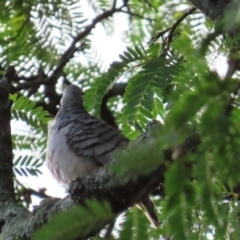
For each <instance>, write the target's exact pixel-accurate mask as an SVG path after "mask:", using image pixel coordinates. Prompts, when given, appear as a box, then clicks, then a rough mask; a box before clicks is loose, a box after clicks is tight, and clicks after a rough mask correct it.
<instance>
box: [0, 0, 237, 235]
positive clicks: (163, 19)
mask: <svg viewBox="0 0 240 240" xmlns="http://www.w3.org/2000/svg"><path fill="white" fill-rule="evenodd" d="M113 2H114V1H107V0H95V1H93V0H92V1H85V2H84V1H77V0H76V1H62V0H56V1H52V2H51V3H50V1H46V0H35V1H25V0H23V1H17V0H15V1H7V0H6V1H5V0H4V1H2V6H4V7H5V8H6V11H1V12H0V27H1V33H0V45H1V48H0V52H1V57H0V66H1V67H2V68H5V67H6V66H7V65H8V64H9V63H14V64H15V65H16V68H17V70H18V73H19V74H18V75H19V76H18V78H17V79H15V81H14V82H13V86H14V89H17V92H18V94H13V95H11V97H10V98H11V100H12V101H13V102H14V103H13V106H12V117H13V120H15V121H19V120H21V121H23V122H25V123H27V124H28V125H29V129H28V131H27V133H25V132H24V131H18V132H17V133H14V134H13V136H12V139H13V147H14V150H17V151H15V155H16V157H15V158H14V169H15V172H16V173H18V174H20V175H21V174H23V175H29V174H30V175H37V174H38V173H39V171H40V170H39V167H40V166H41V165H42V163H43V159H44V152H45V148H46V138H47V136H46V124H47V122H48V121H49V119H50V118H49V115H48V112H47V111H46V110H45V107H46V106H48V107H49V106H50V107H49V108H46V109H48V110H49V109H50V110H51V109H52V108H51V107H52V105H54V107H55V109H57V106H58V103H59V98H60V97H59V96H60V95H59V94H60V93H61V92H62V89H63V87H64V85H66V84H68V83H75V84H78V85H81V86H82V87H83V88H84V89H86V94H85V96H84V100H85V106H86V108H87V109H88V111H92V112H93V114H95V115H96V116H98V117H99V116H100V112H101V111H100V109H101V104H102V100H103V98H104V96H105V95H107V94H108V93H109V92H110V91H111V89H112V87H113V85H114V84H118V83H120V82H121V83H126V88H125V92H124V95H123V98H122V99H121V101H120V100H119V99H120V98H118V97H116V95H118V94H115V98H112V99H110V100H109V102H110V106H111V107H112V109H114V111H115V113H114V114H115V115H116V116H118V119H117V122H118V124H119V126H120V128H121V129H122V133H123V134H124V135H125V136H126V137H128V138H129V139H131V140H133V139H136V138H137V137H138V136H141V134H142V133H143V132H144V130H145V128H146V125H147V123H148V122H149V121H150V120H155V119H158V120H160V121H161V122H162V123H163V124H162V125H161V127H160V129H159V130H156V131H155V130H154V134H153V135H154V136H152V137H151V138H150V139H148V140H146V141H147V142H143V143H141V144H139V143H134V142H133V143H132V145H131V146H130V150H131V148H132V149H134V150H132V151H130V153H129V152H128V151H126V153H124V154H123V155H122V156H121V158H122V159H121V158H120V159H121V162H120V163H119V164H118V165H116V166H114V167H113V170H114V171H116V172H119V173H120V176H121V177H122V178H121V180H122V181H127V180H129V179H137V177H138V176H139V175H144V174H147V173H149V172H150V171H151V170H152V169H154V168H155V167H157V166H158V165H159V164H163V165H164V167H166V172H165V175H164V183H162V184H163V187H164V195H161V196H157V197H156V198H157V200H156V201H155V203H156V208H157V209H160V212H161V213H160V214H159V219H160V220H161V225H160V226H159V228H158V229H153V228H151V227H150V226H149V223H148V222H147V221H146V219H145V217H144V216H143V215H142V213H141V212H139V211H138V210H137V209H135V208H133V209H131V210H129V211H127V213H126V215H125V216H124V217H123V218H122V219H121V220H120V221H121V227H120V228H119V229H117V230H116V229H115V230H116V231H115V232H114V233H113V235H112V238H114V239H139V240H141V239H159V238H160V236H162V237H165V238H167V237H173V239H177V240H178V239H187V240H188V239H210V238H213V239H238V237H239V214H240V209H239V201H238V199H239V194H238V189H239V183H240V174H239V169H240V161H239V156H240V152H239V151H240V150H239V149H240V147H239V146H240V137H239V136H240V130H239V121H240V111H239V106H240V103H239V99H238V92H239V83H238V81H236V80H237V79H239V73H236V74H235V75H233V76H228V77H222V76H221V77H220V76H219V75H218V73H217V72H216V71H215V69H214V67H213V66H214V64H215V63H217V62H218V57H219V56H225V57H226V56H227V55H228V54H229V52H230V51H231V54H232V55H231V57H232V59H233V60H236V59H237V57H238V55H239V53H238V50H239V35H233V33H234V29H235V27H236V26H239V25H238V24H239V19H238V18H237V17H236V18H234V17H232V16H237V12H238V11H239V5H238V4H237V1H236V5H234V6H235V7H234V8H232V9H230V13H228V14H226V16H225V20H226V19H227V20H226V22H219V23H216V25H215V23H213V22H211V20H209V19H206V18H205V17H204V15H203V14H202V13H200V12H199V11H195V12H193V11H192V14H191V15H188V16H186V17H185V18H184V19H182V20H181V21H178V20H179V19H181V17H182V16H184V14H185V13H186V11H187V10H188V9H189V8H190V7H191V6H190V5H189V3H188V2H185V1H173V0H170V1H166V0H161V1H160V0H158V1H157V0H152V1H147V0H140V1H139V0H138V1H137V0H129V1H117V6H116V7H119V6H120V5H122V4H127V5H126V6H125V7H124V8H122V9H120V10H118V11H116V12H114V13H113V14H112V15H109V16H107V17H104V15H101V14H104V12H105V11H106V10H109V11H110V10H111V9H112V7H113ZM20 3H21V4H20ZM86 3H88V5H87V4H86ZM118 5H119V6H118ZM86 9H87V11H86ZM86 12H87V13H86ZM117 14H119V15H120V14H121V17H122V21H123V22H122V24H124V21H125V22H126V23H127V24H128V31H125V32H124V33H123V34H122V38H123V39H124V40H123V41H125V45H126V48H125V50H124V51H123V52H122V53H121V54H120V55H119V59H118V60H114V61H113V62H112V63H111V64H110V66H109V68H108V70H106V71H105V69H104V66H103V65H104V64H103V61H104V59H105V57H106V56H105V52H104V51H106V50H104V51H101V47H102V46H101V44H100V45H98V44H99V42H101V40H99V39H98V31H97V30H96V31H95V29H96V28H97V27H98V26H101V27H102V28H103V31H104V34H105V35H111V34H110V33H114V32H116V31H117V28H115V27H114V26H115V25H114V24H117V22H118V21H119V19H118V18H116V15H117ZM99 16H102V18H101V20H99ZM124 16H125V17H124ZM98 20H99V22H97V21H98ZM177 21H178V22H177ZM176 22H177V23H178V24H177V25H174V24H176ZM93 23H94V24H95V23H96V25H94V26H92V25H91V24H93ZM224 24H225V25H224ZM173 26H174V28H173ZM229 29H230V30H231V31H232V32H231V34H229V35H228V34H223V32H224V31H227V30H229ZM87 31H88V32H87ZM81 34H82V35H81ZM78 36H83V37H82V38H77V37H78ZM233 36H234V37H233ZM96 39H97V40H96ZM71 46H74V47H73V48H71ZM114 47H115V48H118V46H114ZM69 49H70V50H72V51H73V53H72V55H71V51H68V50H69ZM233 50H234V51H233ZM119 52H120V51H119ZM66 53H67V54H66ZM106 54H107V53H106ZM236 56H237V57H236ZM231 57H230V58H231ZM65 60H66V61H65ZM64 61H65V62H64ZM42 69H43V70H44V71H43V73H42V74H40V73H39V72H41V71H40V70H42ZM36 86H37V88H35V87H36ZM49 89H50V90H49ZM119 95H121V94H119ZM26 96H29V97H26ZM120 102H121V104H122V105H123V107H122V109H121V110H120V107H119V106H121V105H120V104H119V103H120ZM36 104H37V105H38V107H35V106H36ZM40 106H41V107H40ZM50 110H49V111H50ZM50 113H51V114H53V113H52V112H50ZM193 133H198V134H199V136H200V137H201V143H200V144H199V146H197V149H194V150H192V149H190V150H192V151H186V149H185V147H186V139H188V137H189V136H190V135H191V134H193ZM135 144H136V145H135ZM137 144H139V145H137ZM135 146H138V147H139V149H135V148H136V147H135ZM167 149H171V150H172V156H171V157H172V159H164V155H163V154H162V152H163V151H165V150H167ZM188 150H189V149H188ZM19 151H24V152H20V154H16V153H17V152H18V153H19ZM25 153H26V154H25ZM35 153H39V155H36V154H35ZM18 155H19V156H18ZM36 156H37V157H36ZM129 159H131V160H129ZM121 174H122V175H121ZM109 217H112V213H111V212H110V210H109V207H108V206H106V205H101V204H100V203H97V202H89V203H88V208H84V207H77V208H74V209H70V210H69V211H67V212H66V213H61V214H59V215H57V216H55V217H54V218H53V219H52V220H50V224H49V226H48V225H46V226H45V227H43V229H42V230H39V233H37V234H36V239H61V238H60V237H62V239H66V236H67V237H68V239H74V238H75V237H76V236H77V237H79V236H81V237H84V236H86V235H87V233H89V231H90V229H89V226H93V227H94V226H95V224H98V221H102V220H104V219H108V218H109ZM73 223H74V224H73ZM58 229H61V231H58ZM56 230H57V231H56ZM79 233H80V234H79ZM56 234H58V235H56ZM70 234H72V235H70ZM100 237H101V236H99V238H100Z"/></svg>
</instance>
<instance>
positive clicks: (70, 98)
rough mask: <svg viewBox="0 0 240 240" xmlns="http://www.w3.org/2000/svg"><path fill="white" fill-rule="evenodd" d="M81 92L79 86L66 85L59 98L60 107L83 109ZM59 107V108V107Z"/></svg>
mask: <svg viewBox="0 0 240 240" xmlns="http://www.w3.org/2000/svg"><path fill="white" fill-rule="evenodd" d="M82 95H83V92H82V90H81V88H79V87H78V86H76V85H69V86H67V87H66V88H65V89H64V91H63V95H62V99H61V108H62V109H64V110H68V109H69V110H70V109H78V110H81V109H82V110H84V111H86V110H85V108H84V106H83V97H82ZM61 108H60V109H61Z"/></svg>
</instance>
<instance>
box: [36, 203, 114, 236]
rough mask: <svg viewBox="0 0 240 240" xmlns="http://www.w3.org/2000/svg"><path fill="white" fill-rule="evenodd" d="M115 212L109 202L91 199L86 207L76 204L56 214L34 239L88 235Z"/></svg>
mask: <svg viewBox="0 0 240 240" xmlns="http://www.w3.org/2000/svg"><path fill="white" fill-rule="evenodd" d="M112 216H113V214H112V213H111V209H110V206H109V205H108V204H107V203H99V202H97V201H96V200H91V201H90V200H89V201H88V202H87V203H86V207H83V206H74V207H72V208H70V209H68V210H67V211H66V212H63V213H59V214H56V215H55V216H54V217H53V218H52V219H51V220H50V222H49V224H50V225H51V228H49V226H43V227H42V228H40V229H39V230H38V231H37V232H36V234H35V236H34V238H33V239H34V240H38V239H39V240H40V239H46V240H47V239H59V240H61V239H62V240H64V239H69V240H70V239H76V237H77V236H79V235H81V237H84V236H86V235H87V234H88V233H89V232H90V231H91V230H92V229H94V226H95V225H98V224H99V222H102V223H104V222H108V219H111V217H112Z"/></svg>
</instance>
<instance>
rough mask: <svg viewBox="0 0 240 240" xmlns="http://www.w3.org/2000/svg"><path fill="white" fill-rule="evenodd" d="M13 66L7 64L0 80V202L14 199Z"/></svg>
mask: <svg viewBox="0 0 240 240" xmlns="http://www.w3.org/2000/svg"><path fill="white" fill-rule="evenodd" d="M15 72H16V71H15V68H14V67H13V66H9V67H8V68H7V70H6V72H5V74H4V77H3V79H2V80H1V81H0V203H1V202H5V201H11V202H13V201H15V196H14V187H13V170H12V168H13V162H12V139H11V127H10V120H11V111H10V106H11V104H10V102H9V100H8V95H9V92H10V88H11V85H10V83H11V82H12V79H13V76H14V75H15Z"/></svg>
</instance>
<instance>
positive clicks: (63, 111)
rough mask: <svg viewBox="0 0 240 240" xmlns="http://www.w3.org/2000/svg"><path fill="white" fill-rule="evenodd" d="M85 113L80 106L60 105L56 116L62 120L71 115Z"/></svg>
mask: <svg viewBox="0 0 240 240" xmlns="http://www.w3.org/2000/svg"><path fill="white" fill-rule="evenodd" d="M85 113H87V111H86V109H85V108H84V107H83V106H82V105H74V106H71V105H65V104H62V105H61V108H60V109H59V111H58V114H57V116H58V117H60V118H62V117H64V118H67V117H72V116H73V115H77V116H79V115H81V114H85Z"/></svg>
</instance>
